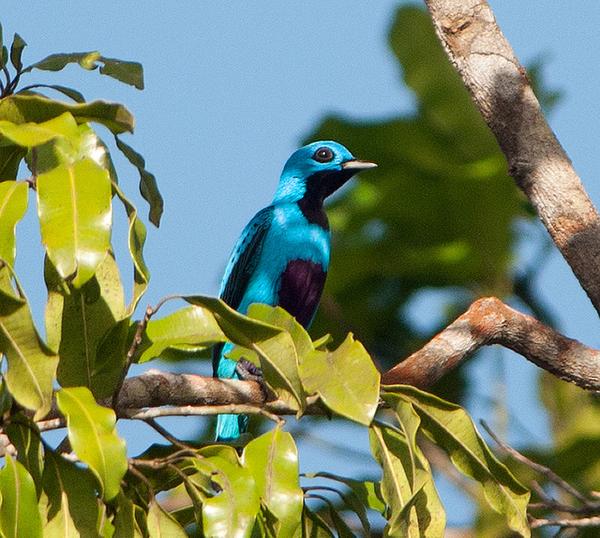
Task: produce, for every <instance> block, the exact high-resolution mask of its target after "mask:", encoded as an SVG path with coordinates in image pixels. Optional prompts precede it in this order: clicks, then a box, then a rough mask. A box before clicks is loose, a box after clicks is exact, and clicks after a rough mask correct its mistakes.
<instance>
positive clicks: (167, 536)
mask: <svg viewBox="0 0 600 538" xmlns="http://www.w3.org/2000/svg"><path fill="white" fill-rule="evenodd" d="M148 535H149V536H150V538H185V537H186V536H187V534H186V533H185V531H184V530H183V529H182V528H181V526H180V525H179V523H177V521H176V520H175V519H173V517H172V516H171V515H170V514H168V513H167V512H165V511H164V510H163V508H162V507H161V506H160V504H158V503H157V502H156V501H153V502H151V503H150V507H149V509H148Z"/></svg>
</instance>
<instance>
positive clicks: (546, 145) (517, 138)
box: [425, 0, 600, 313]
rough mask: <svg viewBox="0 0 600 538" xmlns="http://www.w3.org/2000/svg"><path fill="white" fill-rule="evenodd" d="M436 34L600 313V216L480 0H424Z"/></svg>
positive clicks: (519, 181) (519, 182)
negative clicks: (599, 273) (599, 269)
mask: <svg viewBox="0 0 600 538" xmlns="http://www.w3.org/2000/svg"><path fill="white" fill-rule="evenodd" d="M425 3H426V4H427V8H428V9H429V12H430V13H431V17H432V19H433V23H434V25H435V29H436V32H437V35H438V37H439V38H440V40H441V42H442V44H443V45H444V48H445V49H446V52H447V54H448V56H449V57H450V60H451V61H452V63H453V64H454V66H455V67H456V69H457V71H458V73H459V74H460V76H461V77H462V79H463V81H464V83H465V86H466V87H467V89H468V90H469V92H470V93H471V97H472V98H473V101H474V102H475V105H476V106H477V108H478V109H479V111H480V112H481V115H482V116H483V118H484V120H485V121H486V123H487V124H488V126H489V127H490V129H491V130H492V132H493V133H494V135H495V136H496V139H497V140H498V143H499V145H500V148H501V149H502V151H503V153H504V155H505V156H506V159H507V161H508V166H509V173H510V175H511V176H512V177H513V178H514V179H515V181H516V182H517V185H518V186H519V187H520V188H521V189H522V190H523V192H524V193H525V195H526V196H527V198H528V199H529V201H530V202H531V204H532V205H533V206H534V207H535V209H536V211H537V213H538V215H539V217H540V219H541V221H542V222H543V223H544V225H545V226H546V228H547V229H548V231H549V232H550V235H551V237H552V239H553V241H554V243H555V244H556V246H557V247H558V248H559V250H560V251H561V253H562V254H563V256H564V257H565V259H566V260H567V262H568V264H569V265H570V266H571V269H572V270H573V272H574V273H575V276H576V277H577V279H578V280H579V283H580V284H581V286H582V287H583V289H584V290H585V291H586V293H587V294H588V296H589V298H590V300H591V301H592V303H593V305H594V307H595V308H596V311H597V312H599V313H600V279H599V278H598V267H599V266H600V216H599V215H598V212H597V211H596V209H595V207H594V206H593V204H592V202H591V200H590V198H589V197H588V195H587V193H586V192H585V189H584V188H583V185H582V184H581V180H580V179H579V177H578V176H577V174H576V173H575V171H574V169H573V167H572V165H571V161H570V160H569V157H568V156H567V154H566V153H565V151H564V149H563V148H562V147H561V145H560V143H559V142H558V140H557V139H556V137H555V136H554V133H553V132H552V130H551V129H550V127H549V126H548V124H547V122H546V120H545V118H544V115H543V114H542V111H541V108H540V104H539V102H538V100H537V99H536V97H535V95H534V93H533V90H532V88H531V85H530V83H529V80H528V78H527V74H526V72H525V69H524V68H523V66H522V65H521V64H520V63H519V61H518V59H517V58H516V56H515V54H514V52H513V50H512V48H511V46H510V44H509V43H508V41H507V40H506V38H505V37H504V35H503V34H502V32H501V31H500V29H499V28H498V26H497V24H496V21H495V18H494V15H493V13H492V10H491V8H490V7H489V5H488V3H487V2H486V1H485V0H425Z"/></svg>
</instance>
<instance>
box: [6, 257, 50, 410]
mask: <svg viewBox="0 0 600 538" xmlns="http://www.w3.org/2000/svg"><path fill="white" fill-rule="evenodd" d="M10 279H11V277H10V273H9V272H8V270H7V268H6V267H4V268H2V269H0V351H1V352H2V353H4V354H5V355H6V358H7V361H8V371H7V372H6V375H5V380H6V385H7V387H8V390H9V392H10V393H11V395H12V396H13V397H14V398H15V400H17V402H19V403H20V404H21V405H22V406H24V407H26V408H27V409H31V410H33V411H36V413H35V417H34V418H35V419H36V420H39V419H41V418H42V417H43V416H44V415H46V413H47V412H48V411H49V410H50V406H51V403H52V382H53V380H54V377H55V373H56V366H57V363H58V358H57V357H56V356H55V354H54V353H53V352H52V351H50V349H48V347H47V346H46V345H45V344H44V342H43V341H42V340H41V338H40V336H39V335H38V333H37V330H36V328H35V326H34V324H33V319H32V316H31V311H30V310H29V305H28V304H27V302H26V300H25V299H24V298H22V296H21V294H19V295H15V293H14V290H13V287H12V284H11V282H10Z"/></svg>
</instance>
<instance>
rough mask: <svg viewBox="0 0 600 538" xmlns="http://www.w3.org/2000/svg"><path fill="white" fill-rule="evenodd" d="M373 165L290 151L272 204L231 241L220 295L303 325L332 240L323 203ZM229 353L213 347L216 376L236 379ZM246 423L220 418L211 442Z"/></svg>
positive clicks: (331, 145) (334, 153) (337, 151)
mask: <svg viewBox="0 0 600 538" xmlns="http://www.w3.org/2000/svg"><path fill="white" fill-rule="evenodd" d="M375 166H376V165H375V164H374V163H371V162H368V161H360V160H357V159H355V158H354V156H353V155H352V154H351V153H350V151H348V149H346V148H345V147H344V146H342V145H341V144H338V143H337V142H333V141H320V142H313V143H312V144H308V145H307V146H304V147H302V148H300V149H298V150H296V151H295V152H294V153H293V154H292V156H291V157H290V158H289V159H288V161H287V162H286V164H285V166H284V168H283V171H282V173H281V178H280V180H279V185H278V187H277V190H276V191H275V195H274V197H273V200H272V202H271V205H269V206H268V207H265V208H264V209H262V210H261V211H259V212H258V213H257V214H256V215H255V216H254V218H253V219H252V220H251V221H250V222H249V223H248V225H247V226H246V227H245V228H244V230H243V231H242V234H241V236H240V238H239V239H238V241H237V243H236V244H235V246H234V249H233V252H232V254H231V257H230V259H229V262H228V264H227V267H226V269H225V274H224V276H223V280H222V283H221V289H220V297H221V298H222V299H223V300H224V301H225V302H226V303H227V304H228V305H229V306H231V307H232V308H235V309H236V310H238V311H239V312H242V313H246V312H247V310H248V307H249V306H250V305H251V304H252V303H265V304H268V305H272V306H276V305H278V306H281V307H283V308H285V309H286V310H287V311H288V312H289V313H290V314H292V315H294V316H295V317H296V319H297V320H298V321H299V322H300V323H301V324H302V325H304V326H305V327H308V326H309V325H310V323H311V321H312V319H313V317H314V314H315V312H316V309H317V306H318V302H319V299H320V297H321V292H322V291H323V286H324V284H325V278H326V275H327V269H328V267H329V256H330V244H331V241H330V233H329V225H328V221H327V215H326V214H325V211H324V208H323V200H324V199H325V198H326V197H327V196H329V195H330V194H332V193H333V192H335V191H336V190H337V189H338V188H339V187H341V186H342V185H343V184H344V183H346V182H347V181H348V180H349V179H350V178H351V177H352V176H353V175H354V174H355V173H357V172H359V171H360V170H365V169H368V168H373V167H375ZM230 350H231V345H230V344H226V345H224V346H223V345H221V346H216V347H215V350H214V353H213V370H214V375H215V376H216V377H220V378H236V377H239V375H238V372H237V371H236V365H237V363H236V362H235V361H233V360H230V359H228V358H226V357H225V355H226V354H227V353H228V352H229V351H230ZM247 421H248V419H247V417H245V416H244V415H220V416H219V418H218V421H217V439H218V440H221V441H229V440H234V439H236V438H238V437H239V435H240V433H242V432H244V431H245V430H246V427H247Z"/></svg>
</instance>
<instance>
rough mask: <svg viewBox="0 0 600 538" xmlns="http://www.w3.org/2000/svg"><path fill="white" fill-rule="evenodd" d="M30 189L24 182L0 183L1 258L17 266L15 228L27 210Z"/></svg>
mask: <svg viewBox="0 0 600 538" xmlns="http://www.w3.org/2000/svg"><path fill="white" fill-rule="evenodd" d="M28 193H29V187H28V185H27V183H25V182H24V181H3V182H2V183H0V258H1V259H2V260H4V261H5V262H6V263H8V265H10V266H11V267H12V266H14V264H15V255H16V248H15V228H16V225H17V222H19V221H20V220H21V219H22V218H23V216H24V215H25V211H26V210H27V197H28Z"/></svg>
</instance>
